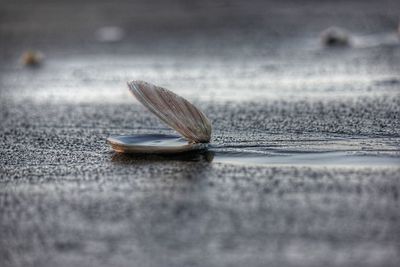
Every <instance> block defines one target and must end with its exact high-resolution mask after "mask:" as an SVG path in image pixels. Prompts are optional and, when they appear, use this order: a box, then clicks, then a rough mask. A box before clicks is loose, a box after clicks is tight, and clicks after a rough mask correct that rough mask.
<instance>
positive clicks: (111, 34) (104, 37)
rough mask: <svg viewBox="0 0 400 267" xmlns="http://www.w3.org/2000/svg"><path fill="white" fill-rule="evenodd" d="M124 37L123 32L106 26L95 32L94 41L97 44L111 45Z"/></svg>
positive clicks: (120, 29) (114, 27)
mask: <svg viewBox="0 0 400 267" xmlns="http://www.w3.org/2000/svg"><path fill="white" fill-rule="evenodd" d="M124 36H125V31H124V30H123V29H122V28H120V27H116V26H107V27H102V28H99V29H98V30H97V31H96V39H97V41H99V42H104V43H113V42H119V41H121V40H122V39H123V38H124Z"/></svg>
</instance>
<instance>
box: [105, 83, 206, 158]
mask: <svg viewBox="0 0 400 267" xmlns="http://www.w3.org/2000/svg"><path fill="white" fill-rule="evenodd" d="M128 87H129V89H130V91H131V92H132V94H133V95H134V96H135V97H136V99H137V100H138V101H139V102H140V103H142V104H143V105H144V106H145V107H146V108H147V109H148V110H150V111H151V112H152V113H153V114H155V115H156V116H157V117H158V118H159V119H161V120H162V121H163V122H164V123H166V124H167V125H168V126H169V127H171V128H172V129H174V130H176V131H177V132H178V133H180V134H181V135H182V137H181V136H176V135H154V134H153V135H150V134H149V135H133V136H111V137H109V138H108V139H107V141H108V143H110V144H111V147H112V148H113V149H114V150H115V151H116V152H122V153H157V154H159V153H181V152H187V151H193V150H201V149H205V148H207V144H208V143H209V142H210V139H211V131H212V127H211V123H210V120H209V119H208V118H207V117H206V115H204V113H203V112H201V111H200V110H199V109H198V108H197V107H195V106H194V105H193V104H191V103H190V102H189V101H187V100H186V99H184V98H183V97H181V96H178V95H177V94H175V93H173V92H171V91H169V90H167V89H165V88H162V87H158V86H155V85H153V84H150V83H146V82H143V81H132V82H129V83H128Z"/></svg>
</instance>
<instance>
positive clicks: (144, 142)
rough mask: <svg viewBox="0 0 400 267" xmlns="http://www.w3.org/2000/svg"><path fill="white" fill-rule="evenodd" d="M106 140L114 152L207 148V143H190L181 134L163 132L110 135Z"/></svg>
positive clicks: (156, 151) (170, 151) (184, 150)
mask: <svg viewBox="0 0 400 267" xmlns="http://www.w3.org/2000/svg"><path fill="white" fill-rule="evenodd" d="M107 141H108V143H109V144H110V145H111V147H112V148H113V149H114V150H115V151H116V152H120V153H155V154H164V153H168V154H173V153H182V152H188V151H195V150H201V149H205V148H207V144H204V143H193V144H190V143H188V141H187V140H185V139H183V138H182V137H181V136H177V135H165V134H143V135H121V136H111V137H109V138H107Z"/></svg>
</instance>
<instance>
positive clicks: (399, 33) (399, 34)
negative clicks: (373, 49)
mask: <svg viewBox="0 0 400 267" xmlns="http://www.w3.org/2000/svg"><path fill="white" fill-rule="evenodd" d="M397 35H398V36H399V38H400V22H399V26H398V27H397Z"/></svg>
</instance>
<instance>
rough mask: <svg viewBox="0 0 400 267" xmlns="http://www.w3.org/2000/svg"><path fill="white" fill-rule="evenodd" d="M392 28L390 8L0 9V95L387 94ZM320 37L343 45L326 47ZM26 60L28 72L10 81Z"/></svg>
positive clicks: (132, 5) (246, 4) (390, 3)
mask: <svg viewBox="0 0 400 267" xmlns="http://www.w3.org/2000/svg"><path fill="white" fill-rule="evenodd" d="M398 25H399V1H396V0H384V1H373V0H366V1H361V0H360V1H357V0H353V1H313V0H304V1H290V0H283V1H228V0H224V1H220V0H218V1H189V0H179V1H178V0H175V1H157V0H151V1H123V0H122V1H91V0H87V1H75V0H72V1H61V0H55V1H53V0H52V1H50V0H49V1H46V0H40V1H29V0H19V1H11V0H3V1H2V2H1V8H0V40H1V43H0V49H1V50H0V57H1V60H2V62H3V64H2V66H1V74H0V75H1V76H0V78H1V86H2V90H1V94H2V97H3V98H4V97H7V98H13V99H15V98H18V99H23V98H29V99H32V98H34V99H36V100H38V99H40V100H41V101H43V100H46V99H49V98H51V101H55V100H61V101H67V100H68V101H117V102H120V101H122V102H123V101H127V99H126V96H127V95H126V91H127V90H126V88H125V87H126V86H125V83H126V81H128V80H132V79H142V80H146V81H149V82H153V83H156V84H160V85H162V86H166V87H167V88H170V89H174V90H176V91H177V92H178V93H181V94H183V95H185V96H188V97H189V96H190V97H196V98H200V99H203V100H217V101H218V100H238V99H240V100H244V99H251V100H254V99H259V98H260V97H261V98H263V99H264V98H276V97H278V98H280V97H282V96H283V97H290V96H296V97H301V96H304V95H306V94H312V95H313V96H322V97H329V96H332V95H335V96H337V95H339V96H343V95H348V94H349V93H350V94H356V95H359V94H362V95H366V94H371V92H374V93H375V92H376V91H380V92H381V91H382V90H383V91H385V92H387V90H389V91H390V90H392V89H393V88H392V87H390V86H391V85H392V83H398V82H399V81H398V73H400V72H399V64H398V63H397V62H398V59H399V39H398V27H399V26H398ZM330 27H337V28H338V30H339V34H341V33H344V34H345V38H346V39H348V44H349V45H347V44H345V45H344V46H342V45H339V49H338V48H337V46H336V45H335V44H334V45H333V46H335V47H334V49H332V47H331V45H330V44H329V43H328V44H326V43H325V41H326V40H324V39H323V38H324V34H326V33H325V32H324V31H326V29H329V28H330ZM328 31H329V30H328ZM328 34H329V32H328ZM333 35H334V36H333V37H335V36H336V37H337V33H336V35H335V32H333ZM325 38H326V36H325ZM338 38H340V36H339V37H338ZM328 42H329V41H328ZM346 42H347V41H346ZM29 51H33V52H37V53H40V54H39V56H40V59H41V60H40V61H41V63H42V64H41V66H40V70H39V71H37V69H38V68H37V69H36V70H35V72H24V71H23V70H21V71H17V72H16V71H15V70H16V69H17V68H21V66H23V65H24V64H23V62H22V63H21V61H24V60H23V59H22V60H21V57H24V53H26V52H29ZM394 80H395V81H394ZM28 81H29V84H30V88H29V89H27V88H26V84H27V82H28ZM5 88H7V89H5ZM33 91H34V92H35V93H34V94H33ZM16 94H17V95H18V96H17V97H16Z"/></svg>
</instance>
